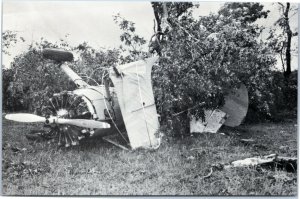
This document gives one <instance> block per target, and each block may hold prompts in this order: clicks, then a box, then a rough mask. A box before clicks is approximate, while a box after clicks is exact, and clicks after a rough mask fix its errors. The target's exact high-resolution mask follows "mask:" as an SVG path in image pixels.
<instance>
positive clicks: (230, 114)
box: [190, 84, 249, 133]
mask: <svg viewBox="0 0 300 199" xmlns="http://www.w3.org/2000/svg"><path fill="white" fill-rule="evenodd" d="M248 104H249V101H248V91H247V88H246V86H245V85H244V84H242V85H241V86H240V88H239V89H237V90H233V91H232V92H231V93H230V94H229V95H228V96H226V97H225V104H224V106H223V107H221V108H220V109H215V110H205V112H204V114H205V120H204V121H202V119H201V118H200V119H199V120H196V119H195V118H192V119H191V121H190V133H204V132H206V133H217V131H218V130H219V129H220V128H221V126H222V125H223V124H224V125H225V126H229V127H236V126H239V125H240V124H241V123H242V121H243V119H244V118H245V116H246V114H247V111H248Z"/></svg>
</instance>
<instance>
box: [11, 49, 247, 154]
mask: <svg viewBox="0 0 300 199" xmlns="http://www.w3.org/2000/svg"><path fill="white" fill-rule="evenodd" d="M43 56H44V58H47V59H51V60H54V61H55V62H56V63H57V65H58V66H59V68H60V69H61V70H63V71H64V73H65V74H66V75H67V76H68V77H69V78H70V79H71V80H72V81H73V82H74V83H75V84H76V85H77V87H78V89H76V90H74V91H63V92H61V93H56V94H54V95H53V97H52V98H51V99H50V100H49V105H48V106H46V108H45V109H44V110H43V113H44V114H43V116H38V115H34V114H28V113H16V114H7V115H6V116H5V118H6V119H8V120H13V121H17V122H27V123H32V122H40V123H44V124H45V125H44V126H45V127H46V128H47V129H48V130H47V131H44V132H42V133H41V134H40V135H41V136H43V137H44V138H47V139H49V141H51V142H56V143H58V145H59V146H65V147H69V146H75V145H78V144H79V141H80V140H82V139H87V138H90V137H92V136H93V137H94V136H102V137H103V139H104V140H106V141H108V142H111V143H112V144H115V145H117V146H119V147H121V148H123V149H129V148H130V149H132V150H134V149H137V148H147V149H157V148H158V147H159V146H160V143H161V137H160V135H159V133H158V130H159V120H158V114H157V111H156V106H155V100H154V95H153V90H152V84H151V70H152V66H153V65H154V63H155V62H156V61H157V60H158V57H151V58H148V59H146V60H140V61H136V62H132V63H129V64H125V65H119V66H117V67H112V68H110V69H109V71H108V74H109V77H110V79H111V81H112V82H113V85H114V86H113V87H110V86H109V83H108V81H105V79H104V78H102V79H103V82H104V84H103V85H98V86H91V85H89V84H88V83H86V82H85V81H84V80H83V79H82V78H81V77H80V76H79V75H78V74H76V73H75V72H74V71H73V70H72V69H71V68H70V67H69V66H68V62H71V61H72V60H73V54H72V53H71V52H68V51H64V50H60V49H44V50H43ZM247 109H248V93H247V90H246V88H245V86H242V87H241V88H240V89H239V90H238V91H236V92H234V93H232V95H229V96H228V97H227V98H226V102H225V105H224V107H223V108H221V109H220V110H211V111H206V112H205V113H206V120H205V122H202V121H196V120H195V119H193V120H192V121H191V122H190V125H191V133H193V132H195V133H197V132H198V133H201V132H212V133H215V132H217V130H218V129H219V128H220V127H221V126H222V125H223V124H225V125H228V126H237V125H239V124H240V123H241V122H242V120H243V118H244V117H245V115H246V113H247ZM27 135H28V137H30V135H31V134H27ZM114 135H117V137H118V138H121V140H122V143H121V144H120V142H117V141H115V140H114V137H115V136H114ZM119 140H120V139H119Z"/></svg>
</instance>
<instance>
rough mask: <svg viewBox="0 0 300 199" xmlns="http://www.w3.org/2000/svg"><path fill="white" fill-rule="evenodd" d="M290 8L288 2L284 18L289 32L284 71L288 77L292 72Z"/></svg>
mask: <svg viewBox="0 0 300 199" xmlns="http://www.w3.org/2000/svg"><path fill="white" fill-rule="evenodd" d="M289 10H290V3H286V9H285V12H284V18H285V21H286V34H287V46H286V52H285V56H286V70H285V72H284V76H285V77H286V78H288V77H289V76H290V74H291V43H292V31H291V27H290V24H289Z"/></svg>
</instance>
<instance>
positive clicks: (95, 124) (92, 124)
mask: <svg viewBox="0 0 300 199" xmlns="http://www.w3.org/2000/svg"><path fill="white" fill-rule="evenodd" d="M55 122H56V123H57V124H69V125H74V126H79V127H84V128H91V129H100V128H103V129H107V128H110V124H108V123H106V122H100V121H95V120H84V119H63V118H58V119H57V120H56V121H55Z"/></svg>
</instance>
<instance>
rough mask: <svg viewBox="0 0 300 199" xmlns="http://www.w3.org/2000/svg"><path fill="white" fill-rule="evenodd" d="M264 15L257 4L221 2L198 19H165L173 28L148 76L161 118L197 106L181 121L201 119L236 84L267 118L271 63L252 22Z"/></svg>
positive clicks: (186, 15) (187, 14)
mask: <svg viewBox="0 0 300 199" xmlns="http://www.w3.org/2000/svg"><path fill="white" fill-rule="evenodd" d="M179 4H184V3H179ZM167 5H170V4H167ZM161 10H162V9H161ZM168 10H172V9H169V8H168ZM175 12H176V11H175ZM241 12H242V15H241V14H240V13H241ZM267 13H268V12H267V11H263V7H262V6H261V5H260V4H257V3H226V4H225V5H224V6H223V7H222V8H221V10H220V12H219V13H218V14H217V15H213V14H211V15H209V16H205V17H200V18H199V19H198V20H196V19H194V18H193V17H192V9H188V10H186V11H185V12H184V13H182V14H181V15H180V16H179V17H176V16H177V15H176V14H174V15H168V16H169V18H168V22H169V24H170V25H171V28H172V29H171V30H170V31H168V32H167V33H166V36H165V38H166V42H165V43H163V44H162V56H161V58H160V62H159V67H156V68H154V71H153V73H154V75H153V78H154V91H155V94H156V95H155V96H156V98H157V99H156V103H157V106H158V107H159V109H158V110H159V112H160V114H161V115H162V117H163V118H168V117H170V116H172V115H174V114H175V113H177V112H181V111H185V110H188V109H190V108H192V107H197V108H194V109H190V110H189V111H186V112H185V114H186V117H189V116H194V117H196V118H199V117H202V118H203V117H204V110H205V109H214V108H218V107H220V106H222V104H223V103H224V96H226V94H228V93H229V91H230V90H232V89H233V88H238V87H239V86H240V84H241V83H244V84H246V86H247V87H248V90H249V93H250V101H251V103H255V104H256V105H257V106H255V107H256V108H257V109H258V111H261V112H264V113H266V114H267V113H269V109H270V101H271V100H270V99H272V98H271V96H270V95H271V94H270V93H268V92H266V91H267V88H268V85H270V83H271V81H272V76H271V69H272V67H273V66H274V64H275V59H274V58H273V56H272V55H271V52H270V49H269V47H268V46H267V45H265V43H264V42H263V41H260V40H259V39H258V38H259V35H260V34H261V32H262V29H263V28H262V27H260V26H258V25H255V24H254V23H253V22H255V20H256V19H258V18H260V17H266V16H267ZM174 16H175V17H174Z"/></svg>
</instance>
